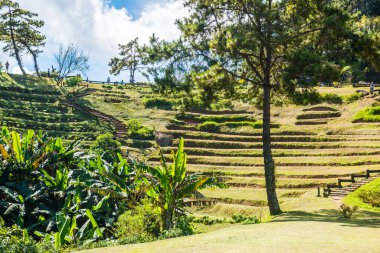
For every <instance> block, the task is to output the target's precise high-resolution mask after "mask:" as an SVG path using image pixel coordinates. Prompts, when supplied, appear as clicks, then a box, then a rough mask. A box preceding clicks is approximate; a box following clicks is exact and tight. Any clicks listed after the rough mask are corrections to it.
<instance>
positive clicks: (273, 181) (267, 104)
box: [263, 84, 281, 215]
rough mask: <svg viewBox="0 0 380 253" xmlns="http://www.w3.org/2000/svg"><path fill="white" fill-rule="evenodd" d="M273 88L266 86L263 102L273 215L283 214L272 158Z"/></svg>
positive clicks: (268, 180) (267, 179)
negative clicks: (271, 117) (277, 192)
mask: <svg viewBox="0 0 380 253" xmlns="http://www.w3.org/2000/svg"><path fill="white" fill-rule="evenodd" d="M270 92H271V87H270V85H268V84H264V101H263V154H264V168H265V185H266V186H265V187H266V191H267V199H268V205H269V211H270V214H271V215H276V214H280V213H281V209H280V204H279V203H278V198H277V194H276V175H275V165H274V161H273V156H272V147H271V129H270V127H271V126H270V121H271V120H270V100H271V95H270Z"/></svg>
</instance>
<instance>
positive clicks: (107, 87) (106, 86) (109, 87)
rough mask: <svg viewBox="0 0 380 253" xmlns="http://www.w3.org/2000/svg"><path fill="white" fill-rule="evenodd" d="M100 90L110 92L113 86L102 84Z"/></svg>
mask: <svg viewBox="0 0 380 253" xmlns="http://www.w3.org/2000/svg"><path fill="white" fill-rule="evenodd" d="M102 88H103V89H107V90H112V89H113V86H112V85H107V84H103V85H102Z"/></svg>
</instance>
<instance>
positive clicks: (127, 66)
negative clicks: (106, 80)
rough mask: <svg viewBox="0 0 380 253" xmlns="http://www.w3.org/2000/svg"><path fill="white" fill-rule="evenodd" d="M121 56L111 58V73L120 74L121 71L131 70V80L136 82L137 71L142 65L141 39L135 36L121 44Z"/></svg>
mask: <svg viewBox="0 0 380 253" xmlns="http://www.w3.org/2000/svg"><path fill="white" fill-rule="evenodd" d="M119 50H120V53H119V54H120V57H119V58H118V57H114V58H112V59H111V62H110V63H109V66H110V67H111V70H110V73H111V74H114V75H119V74H120V72H121V71H125V70H128V71H129V75H130V76H129V80H130V82H131V83H135V74H136V71H139V70H140V69H141V67H142V64H143V60H142V48H141V46H140V45H139V39H138V38H135V39H133V40H131V41H130V42H128V43H127V44H126V45H119Z"/></svg>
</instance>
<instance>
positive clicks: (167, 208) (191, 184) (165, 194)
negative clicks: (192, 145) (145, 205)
mask: <svg viewBox="0 0 380 253" xmlns="http://www.w3.org/2000/svg"><path fill="white" fill-rule="evenodd" d="M160 154H161V166H156V167H145V168H144V170H145V171H146V172H147V174H146V178H147V179H148V181H149V182H150V188H149V189H148V191H147V194H148V196H150V197H152V198H153V199H154V200H155V201H156V202H157V204H158V205H159V207H160V208H161V214H162V221H163V229H164V230H170V229H171V228H173V220H174V216H175V212H176V211H179V210H181V208H182V207H183V200H184V198H187V197H191V196H193V195H194V194H196V193H197V192H198V190H200V189H202V188H206V187H225V185H224V184H223V183H220V182H219V181H218V180H217V179H215V178H209V177H206V176H204V175H201V174H198V173H195V174H187V173H186V153H185V151H184V139H183V138H181V139H180V141H179V144H178V150H177V152H176V153H174V152H172V158H173V163H172V164H170V165H168V163H167V162H166V159H165V157H164V155H163V153H162V152H161V151H160Z"/></svg>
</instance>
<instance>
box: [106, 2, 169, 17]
mask: <svg viewBox="0 0 380 253" xmlns="http://www.w3.org/2000/svg"><path fill="white" fill-rule="evenodd" d="M155 2H156V3H157V2H161V3H163V2H167V1H166V0H161V1H157V0H156V1H155V0H112V1H111V4H112V5H113V6H115V7H116V8H118V9H120V8H126V9H127V10H128V12H129V13H130V14H131V15H132V17H133V19H138V18H139V17H140V14H141V11H142V10H143V9H144V6H146V5H147V4H149V3H155Z"/></svg>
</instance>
